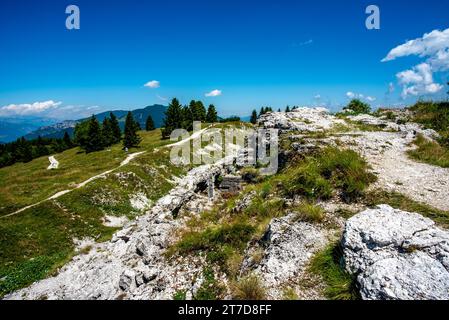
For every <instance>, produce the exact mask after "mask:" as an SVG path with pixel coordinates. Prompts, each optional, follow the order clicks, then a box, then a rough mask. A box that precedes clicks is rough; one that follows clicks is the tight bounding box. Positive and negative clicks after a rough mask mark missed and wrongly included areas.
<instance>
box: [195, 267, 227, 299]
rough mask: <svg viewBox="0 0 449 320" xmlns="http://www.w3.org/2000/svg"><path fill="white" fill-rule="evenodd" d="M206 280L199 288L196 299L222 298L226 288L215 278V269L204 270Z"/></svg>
mask: <svg viewBox="0 0 449 320" xmlns="http://www.w3.org/2000/svg"><path fill="white" fill-rule="evenodd" d="M203 277H204V281H203V283H202V284H201V287H200V288H199V289H198V291H197V293H196V295H195V297H194V298H195V300H218V299H220V298H221V297H222V296H223V294H224V292H225V288H224V287H223V285H222V284H221V283H219V282H218V281H217V280H216V279H215V275H214V271H213V270H212V269H211V268H206V269H204V270H203Z"/></svg>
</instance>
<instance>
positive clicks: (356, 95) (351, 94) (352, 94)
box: [346, 91, 376, 102]
mask: <svg viewBox="0 0 449 320" xmlns="http://www.w3.org/2000/svg"><path fill="white" fill-rule="evenodd" d="M346 97H348V98H349V99H362V100H367V101H369V102H374V101H376V98H375V97H371V96H365V95H363V94H361V93H355V92H352V91H348V92H346Z"/></svg>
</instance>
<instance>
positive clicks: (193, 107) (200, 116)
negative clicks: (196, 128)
mask: <svg viewBox="0 0 449 320" xmlns="http://www.w3.org/2000/svg"><path fill="white" fill-rule="evenodd" d="M189 108H190V112H191V113H192V117H193V121H202V122H204V121H206V108H205V107H204V105H203V103H202V102H201V101H195V100H192V101H190V104H189Z"/></svg>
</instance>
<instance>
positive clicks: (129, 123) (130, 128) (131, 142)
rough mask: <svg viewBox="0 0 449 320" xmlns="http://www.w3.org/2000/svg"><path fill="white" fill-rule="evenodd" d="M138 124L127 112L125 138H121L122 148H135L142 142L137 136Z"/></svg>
mask: <svg viewBox="0 0 449 320" xmlns="http://www.w3.org/2000/svg"><path fill="white" fill-rule="evenodd" d="M138 130H139V124H138V123H137V122H136V121H135V120H134V118H133V115H132V113H131V112H128V114H127V116H126V121H125V136H124V138H123V146H124V147H125V148H131V147H137V146H138V145H139V143H140V141H141V140H142V139H141V138H140V136H139V135H138V134H137V131H138Z"/></svg>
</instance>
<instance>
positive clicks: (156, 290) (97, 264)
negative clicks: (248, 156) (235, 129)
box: [5, 158, 233, 300]
mask: <svg viewBox="0 0 449 320" xmlns="http://www.w3.org/2000/svg"><path fill="white" fill-rule="evenodd" d="M232 160H233V158H231V159H230V158H227V159H223V160H222V161H220V162H218V163H216V164H213V165H204V166H200V167H197V168H194V169H192V170H191V171H189V173H188V174H187V175H186V176H185V177H183V178H182V179H180V180H178V182H177V186H176V187H175V188H174V189H172V190H171V191H170V193H169V194H167V195H166V196H164V197H163V198H161V199H160V200H159V201H157V202H156V203H155V205H154V206H153V207H152V209H151V210H150V211H149V212H148V213H147V214H146V215H144V216H142V217H139V218H137V219H136V220H135V221H133V222H130V223H128V224H127V225H126V226H125V227H124V228H123V229H122V230H120V231H118V232H117V233H116V234H115V235H114V236H113V238H112V240H111V241H109V242H106V243H100V244H95V245H93V247H92V249H91V251H90V252H89V253H87V254H82V255H78V256H76V257H75V258H74V259H73V260H72V261H71V262H70V263H68V264H67V265H66V266H65V267H63V268H62V269H61V270H60V271H59V273H58V275H57V276H55V277H52V278H49V279H45V280H42V281H39V282H36V283H34V284H33V285H31V286H30V287H28V288H25V289H22V290H19V291H17V292H14V293H12V294H10V295H8V296H6V297H5V299H42V298H45V299H74V300H79V299H102V300H103V299H171V298H172V297H173V295H174V293H175V292H176V291H177V290H185V289H187V290H189V288H191V287H192V286H193V285H194V284H195V283H196V279H197V278H198V277H201V273H202V269H203V264H204V261H203V260H202V258H201V257H176V258H174V260H170V259H167V258H166V257H165V255H164V253H165V251H166V249H167V248H168V246H169V245H170V243H171V242H172V241H173V240H174V238H173V234H174V232H175V230H178V229H179V228H181V227H182V226H183V225H184V223H185V222H186V221H185V220H184V218H182V217H181V218H178V219H174V216H175V215H176V214H177V212H178V211H179V210H180V209H181V207H183V206H184V205H185V204H186V203H188V202H189V201H191V200H193V201H194V200H195V197H196V193H195V191H196V190H197V188H198V187H199V186H201V185H203V184H204V183H206V182H207V181H208V180H209V179H210V178H211V176H218V175H221V174H226V173H227V172H228V171H229V170H228V167H229V166H230V165H232Z"/></svg>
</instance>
